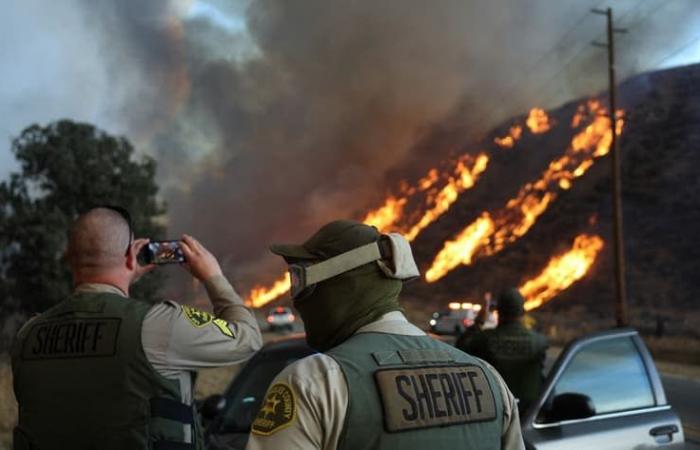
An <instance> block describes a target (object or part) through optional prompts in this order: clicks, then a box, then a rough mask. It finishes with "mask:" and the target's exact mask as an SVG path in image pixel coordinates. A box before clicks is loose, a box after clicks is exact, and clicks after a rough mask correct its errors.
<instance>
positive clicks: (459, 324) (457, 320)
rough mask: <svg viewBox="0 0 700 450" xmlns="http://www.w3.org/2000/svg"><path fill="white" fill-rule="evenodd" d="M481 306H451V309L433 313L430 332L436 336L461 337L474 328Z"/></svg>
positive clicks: (455, 303)
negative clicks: (468, 329) (467, 330)
mask: <svg viewBox="0 0 700 450" xmlns="http://www.w3.org/2000/svg"><path fill="white" fill-rule="evenodd" d="M480 309H481V305H479V304H473V303H457V302H453V303H450V304H449V309H448V310H446V311H439V312H435V313H433V316H432V317H431V319H430V322H428V323H429V324H430V331H431V332H433V333H435V334H446V335H452V336H459V335H460V334H462V333H463V332H464V330H466V329H467V328H469V327H470V326H472V324H473V323H474V319H475V318H476V315H477V313H478V312H479V310H480Z"/></svg>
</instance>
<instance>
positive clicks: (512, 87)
mask: <svg viewBox="0 0 700 450" xmlns="http://www.w3.org/2000/svg"><path fill="white" fill-rule="evenodd" d="M606 1H607V0H601V1H600V2H598V3H597V6H596V7H599V6H600V5H602V4H603V3H605V2H606ZM573 9H574V7H572V8H570V9H569V11H572V10H573ZM589 17H590V13H589V12H588V11H586V13H585V14H583V15H581V16H580V17H579V18H578V19H577V20H576V22H574V24H573V25H572V26H571V27H569V28H568V29H567V30H566V31H565V32H564V34H563V35H562V36H561V37H560V38H559V39H557V40H556V42H555V44H554V45H553V46H552V47H550V48H549V50H547V51H546V52H544V53H543V54H542V55H540V56H539V57H538V58H537V59H536V60H535V62H533V63H532V64H530V66H528V68H527V69H526V70H525V75H523V76H520V77H514V78H513V81H512V82H511V83H510V84H509V86H508V87H507V88H506V89H504V91H503V93H502V94H501V95H500V96H499V97H498V100H497V101H496V103H498V104H500V103H502V101H503V100H505V99H506V98H508V97H510V96H512V94H513V93H514V92H515V91H516V90H517V88H518V87H519V86H521V85H522V82H523V81H524V80H527V79H529V78H530V76H531V75H532V74H533V73H534V72H535V70H536V69H537V68H539V67H540V66H541V64H542V62H544V61H545V60H546V59H547V58H549V57H550V56H551V55H552V54H553V53H554V52H556V51H557V50H559V49H560V48H561V46H562V43H563V42H565V41H566V40H567V39H568V38H569V37H570V36H571V35H572V34H573V33H574V31H576V30H577V29H578V28H579V27H580V26H581V25H583V23H584V22H585V21H586V19H587V18H589ZM495 111H496V108H493V109H491V112H490V113H489V114H488V116H489V117H493V116H494V115H495ZM484 121H485V115H482V116H481V117H480V118H479V119H477V120H476V121H475V122H474V123H473V124H472V127H478V126H479V125H481V123H483V122H484Z"/></svg>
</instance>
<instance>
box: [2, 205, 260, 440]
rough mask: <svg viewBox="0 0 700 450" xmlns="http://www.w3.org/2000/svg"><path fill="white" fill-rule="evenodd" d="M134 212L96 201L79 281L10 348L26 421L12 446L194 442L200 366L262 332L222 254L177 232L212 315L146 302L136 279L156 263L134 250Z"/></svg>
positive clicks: (72, 245)
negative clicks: (137, 293)
mask: <svg viewBox="0 0 700 450" xmlns="http://www.w3.org/2000/svg"><path fill="white" fill-rule="evenodd" d="M147 243H148V240H147V239H136V240H134V239H133V233H132V227H131V219H130V216H129V214H128V212H127V211H126V210H124V209H121V208H118V207H113V206H109V207H99V208H94V209H92V210H90V211H88V212H87V213H85V214H83V215H81V216H80V217H78V219H77V221H76V222H75V224H74V225H73V227H72V230H71V233H70V239H69V246H68V251H67V259H68V261H69V263H70V267H71V271H72V274H73V281H74V284H75V290H74V292H73V294H72V295H70V296H69V297H68V298H66V299H65V300H64V301H63V302H61V303H59V304H58V305H56V306H54V307H52V308H50V309H49V310H48V311H46V312H44V313H43V314H41V315H39V316H38V317H36V318H34V319H32V320H30V321H29V322H28V323H27V324H26V325H25V326H24V327H23V328H22V329H21V330H20V332H19V334H18V336H17V339H16V341H15V343H14V345H13V349H12V371H13V378H14V390H15V395H16V397H17V402H18V403H19V422H18V425H17V427H16V428H15V430H14V448H15V449H16V450H20V449H22V450H25V449H41V450H52V449H56V450H59V449H76V450H77V449H100V450H124V449H130V450H133V449H143V450H147V449H149V450H150V449H153V450H171V449H172V450H188V449H189V450H195V449H201V448H202V445H203V442H202V439H201V430H200V429H199V428H200V427H199V420H198V418H197V414H196V412H195V409H194V407H193V405H192V393H193V383H194V373H195V370H198V369H200V368H203V367H214V366H222V365H228V364H233V363H236V362H240V361H244V360H246V359H247V358H249V357H250V356H252V354H253V353H254V352H255V351H257V350H258V349H259V348H260V346H261V344H262V339H261V336H260V329H259V328H258V324H257V321H256V320H255V318H254V316H253V314H252V313H251V312H250V311H249V310H248V308H246V307H245V306H244V305H243V302H242V301H241V299H240V297H239V296H238V294H236V292H235V291H234V290H233V288H232V287H231V285H230V284H229V282H228V281H227V280H226V279H225V278H224V277H223V275H222V273H221V268H220V267H219V263H218V262H217V260H216V258H215V257H214V256H213V255H212V254H211V253H210V252H209V251H208V250H207V249H206V248H204V246H202V244H200V243H199V242H198V241H197V240H196V239H194V238H193V237H191V236H184V237H183V238H182V241H181V242H180V246H181V247H182V251H183V253H184V257H185V261H186V264H185V265H184V266H185V267H186V268H187V269H188V270H189V271H190V272H191V273H192V276H193V277H194V278H196V279H197V280H199V281H201V282H202V283H204V286H205V287H206V289H207V293H208V295H209V299H210V300H211V302H212V305H213V308H214V315H213V316H212V315H210V314H208V313H206V312H203V311H198V310H196V309H194V308H190V307H188V306H184V305H179V304H177V303H175V302H172V301H166V302H163V303H157V304H155V305H154V304H152V303H147V302H144V301H140V300H136V299H133V298H130V297H129V287H130V285H131V284H132V283H133V282H134V281H136V280H137V279H138V278H139V276H140V275H142V274H143V273H145V272H146V271H148V270H151V269H152V268H153V266H152V265H149V266H141V265H140V264H139V263H138V262H137V258H136V255H137V254H138V253H139V250H140V249H141V248H142V247H143V246H144V245H146V244H147Z"/></svg>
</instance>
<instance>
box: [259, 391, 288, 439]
mask: <svg viewBox="0 0 700 450" xmlns="http://www.w3.org/2000/svg"><path fill="white" fill-rule="evenodd" d="M296 415H297V411H296V397H295V396H294V391H293V390H292V388H291V386H289V385H288V384H287V383H282V382H277V383H275V384H273V385H272V387H270V389H268V390H267V394H266V395H265V399H264V400H263V403H262V406H261V408H260V411H258V415H257V416H256V417H255V421H253V425H252V427H251V429H252V432H253V433H255V434H257V435H261V436H268V435H270V434H273V433H276V432H277V431H279V430H281V429H283V428H287V427H288V426H290V425H291V424H292V423H293V422H294V421H295V420H296Z"/></svg>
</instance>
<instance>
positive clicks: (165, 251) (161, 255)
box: [147, 241, 185, 264]
mask: <svg viewBox="0 0 700 450" xmlns="http://www.w3.org/2000/svg"><path fill="white" fill-rule="evenodd" d="M147 255H148V256H147V259H148V262H149V263H152V264H171V263H181V262H185V255H184V254H183V253H182V248H180V243H179V242H178V241H152V242H149V243H148V252H147Z"/></svg>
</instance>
